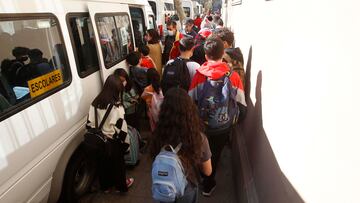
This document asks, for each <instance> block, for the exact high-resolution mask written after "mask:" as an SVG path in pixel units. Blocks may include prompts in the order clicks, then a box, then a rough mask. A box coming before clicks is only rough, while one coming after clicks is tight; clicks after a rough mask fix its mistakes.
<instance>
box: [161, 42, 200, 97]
mask: <svg viewBox="0 0 360 203" xmlns="http://www.w3.org/2000/svg"><path fill="white" fill-rule="evenodd" d="M179 44H180V45H179V49H180V56H179V57H178V58H176V59H174V60H170V61H169V62H168V64H167V65H166V66H165V69H164V74H163V79H162V81H161V87H162V89H163V92H164V93H166V91H167V90H168V89H170V88H171V87H181V88H183V89H184V90H185V91H188V90H189V87H190V83H191V80H192V78H193V77H194V75H195V73H196V69H198V68H199V67H200V65H199V64H198V63H196V62H194V61H191V60H190V57H191V56H192V55H193V52H194V50H193V48H194V45H195V44H194V40H193V39H191V38H182V39H181V40H180V43H179ZM184 69H185V70H184Z"/></svg>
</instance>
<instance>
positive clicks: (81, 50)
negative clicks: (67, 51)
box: [67, 13, 99, 78]
mask: <svg viewBox="0 0 360 203" xmlns="http://www.w3.org/2000/svg"><path fill="white" fill-rule="evenodd" d="M67 23H68V28H69V32H70V37H71V42H72V46H73V49H74V54H75V60H76V65H77V70H78V74H79V76H80V77H81V78H84V77H86V76H88V75H90V74H91V73H93V72H95V71H97V70H99V61H98V55H97V53H96V46H95V35H94V29H93V27H92V24H91V21H90V17H89V14H88V13H86V14H85V13H84V14H69V15H68V18H67Z"/></svg>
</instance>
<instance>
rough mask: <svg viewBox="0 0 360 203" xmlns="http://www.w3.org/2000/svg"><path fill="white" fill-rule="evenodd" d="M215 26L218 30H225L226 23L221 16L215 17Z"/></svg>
mask: <svg viewBox="0 0 360 203" xmlns="http://www.w3.org/2000/svg"><path fill="white" fill-rule="evenodd" d="M213 21H214V25H215V26H216V27H215V29H218V28H223V27H224V22H223V20H222V19H221V17H220V16H217V15H216V16H214V20H213Z"/></svg>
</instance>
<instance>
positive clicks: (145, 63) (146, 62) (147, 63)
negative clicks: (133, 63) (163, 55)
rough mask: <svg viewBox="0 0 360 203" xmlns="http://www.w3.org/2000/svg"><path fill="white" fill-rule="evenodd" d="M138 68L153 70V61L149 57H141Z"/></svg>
mask: <svg viewBox="0 0 360 203" xmlns="http://www.w3.org/2000/svg"><path fill="white" fill-rule="evenodd" d="M140 67H143V68H155V64H154V61H153V60H152V59H151V58H150V57H149V56H142V57H141V60H140Z"/></svg>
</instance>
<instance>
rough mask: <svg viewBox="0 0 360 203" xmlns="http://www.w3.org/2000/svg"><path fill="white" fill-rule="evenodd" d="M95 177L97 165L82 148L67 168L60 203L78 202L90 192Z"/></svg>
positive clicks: (74, 155)
mask: <svg viewBox="0 0 360 203" xmlns="http://www.w3.org/2000/svg"><path fill="white" fill-rule="evenodd" d="M95 176H96V163H95V161H94V160H93V159H92V157H89V154H87V153H86V152H85V151H84V149H83V147H82V146H80V147H79V148H78V149H77V150H76V151H75V153H74V154H73V155H72V157H71V159H70V161H69V163H68V165H67V167H66V171H65V175H64V181H63V186H62V192H61V197H60V200H59V202H66V203H67V202H69V203H72V202H77V201H78V200H79V199H80V197H82V196H83V195H85V194H86V193H87V192H89V191H90V188H91V186H92V184H93V182H94V179H95Z"/></svg>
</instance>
